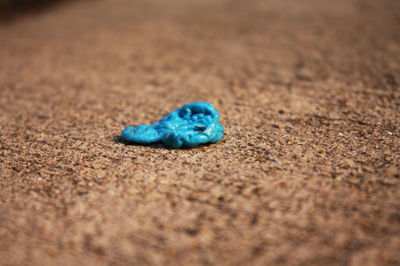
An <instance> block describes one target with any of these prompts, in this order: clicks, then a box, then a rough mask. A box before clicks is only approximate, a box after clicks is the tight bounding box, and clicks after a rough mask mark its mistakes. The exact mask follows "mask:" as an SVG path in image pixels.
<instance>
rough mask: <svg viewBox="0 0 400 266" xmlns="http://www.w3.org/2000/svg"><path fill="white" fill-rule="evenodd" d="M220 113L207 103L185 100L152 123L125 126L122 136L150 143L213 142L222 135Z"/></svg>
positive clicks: (179, 145)
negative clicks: (178, 106)
mask: <svg viewBox="0 0 400 266" xmlns="http://www.w3.org/2000/svg"><path fill="white" fill-rule="evenodd" d="M219 118H220V115H219V113H218V112H217V110H215V108H214V106H213V105H212V104H211V103H204V102H194V103H189V104H186V105H184V106H182V107H181V108H179V109H177V110H175V111H173V112H172V113H170V114H168V115H167V116H165V117H164V118H163V119H161V120H160V121H158V122H157V123H155V124H150V125H139V126H136V127H132V126H127V127H126V128H125V129H124V131H122V134H121V135H122V137H123V138H124V139H125V140H126V141H128V142H134V143H139V144H150V143H155V142H162V143H163V144H164V145H165V146H167V147H170V148H193V147H197V146H199V145H200V144H206V143H216V142H218V141H219V140H220V139H221V138H222V137H223V131H224V127H223V126H222V125H221V124H220V123H219Z"/></svg>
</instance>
